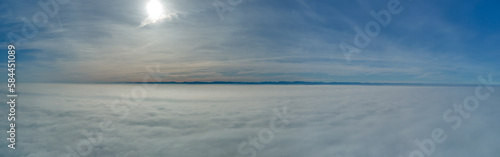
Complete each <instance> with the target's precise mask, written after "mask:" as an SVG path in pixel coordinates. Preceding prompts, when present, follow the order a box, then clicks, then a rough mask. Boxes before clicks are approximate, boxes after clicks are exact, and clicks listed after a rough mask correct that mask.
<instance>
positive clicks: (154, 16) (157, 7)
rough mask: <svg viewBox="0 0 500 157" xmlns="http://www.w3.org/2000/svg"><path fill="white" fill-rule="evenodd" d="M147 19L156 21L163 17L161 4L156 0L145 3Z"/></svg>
mask: <svg viewBox="0 0 500 157" xmlns="http://www.w3.org/2000/svg"><path fill="white" fill-rule="evenodd" d="M146 10H147V11H148V15H149V17H148V18H149V19H150V20H151V21H158V20H161V19H162V18H163V16H164V15H163V5H162V4H161V3H160V2H159V1H158V0H151V1H149V2H148V4H147V5H146Z"/></svg>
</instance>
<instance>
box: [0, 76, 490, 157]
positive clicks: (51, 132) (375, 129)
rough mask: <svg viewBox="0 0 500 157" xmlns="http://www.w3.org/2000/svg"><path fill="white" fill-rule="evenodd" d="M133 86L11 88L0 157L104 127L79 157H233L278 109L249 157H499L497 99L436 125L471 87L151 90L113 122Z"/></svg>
mask: <svg viewBox="0 0 500 157" xmlns="http://www.w3.org/2000/svg"><path fill="white" fill-rule="evenodd" d="M136 86H140V85H137V84H131V85H113V84H98V85H86V84H21V86H20V87H19V90H20V91H22V92H21V93H19V95H20V97H19V100H18V106H17V113H18V116H17V118H18V121H17V122H16V123H17V125H18V127H17V130H18V135H17V136H18V142H17V149H16V150H15V151H12V150H10V149H8V148H7V147H6V145H7V141H6V140H2V141H1V142H0V144H2V147H0V152H2V153H1V154H2V155H5V156H28V157H59V156H65V155H66V153H67V151H66V149H65V147H66V146H69V147H71V148H73V149H75V150H76V147H77V144H78V142H79V141H80V140H82V139H87V137H85V135H83V134H82V133H80V131H81V130H87V131H99V123H100V122H102V120H103V119H109V120H113V125H114V127H115V130H114V131H111V132H104V133H103V141H102V143H101V144H100V145H98V146H93V147H92V152H91V154H90V155H88V156H96V157H97V156H116V157H135V156H144V157H147V156H171V157H196V156H203V157H234V156H243V155H240V154H239V153H238V145H239V144H240V143H242V142H244V141H247V140H248V137H249V136H257V135H258V133H259V131H260V130H262V129H265V128H268V127H269V120H270V119H272V118H273V117H275V114H274V113H273V111H272V109H274V108H279V109H281V107H284V106H286V108H287V110H288V114H289V115H292V116H293V117H294V118H292V119H290V123H289V124H288V125H286V127H285V128H284V129H283V130H282V131H281V132H279V133H276V134H274V138H273V140H272V141H271V142H270V143H269V144H266V145H264V147H263V149H262V150H259V151H257V156H259V157H268V156H272V157H304V156H310V157H325V156H346V157H347V156H348V157H366V156H386V157H399V156H403V157H406V156H408V155H409V153H410V152H411V151H413V150H416V149H418V147H417V146H416V145H415V143H414V140H415V139H420V140H423V139H425V138H430V137H431V136H430V133H431V131H432V130H433V129H435V128H442V129H443V130H444V131H445V132H446V134H447V140H446V141H445V142H443V143H441V144H436V148H435V152H434V154H433V156H456V157H461V156H463V157H468V156H495V155H498V154H500V149H498V146H499V145H500V135H499V134H498V132H499V131H500V126H499V125H497V124H498V119H499V118H500V115H499V114H498V111H500V106H499V104H498V103H499V102H500V97H499V96H498V93H493V94H492V95H491V97H490V98H489V99H487V100H484V101H480V107H479V108H478V109H477V110H476V111H474V112H471V115H470V117H469V118H468V119H464V121H463V123H462V125H461V127H460V128H459V129H457V130H452V129H450V128H451V126H452V124H453V123H446V122H444V121H443V118H442V116H443V113H444V112H445V111H446V110H448V109H453V104H461V103H462V102H463V100H464V99H465V98H466V97H467V96H469V95H474V92H475V89H474V87H403V86H271V85H269V86H240V85H223V86H221V85H160V86H158V88H156V89H155V90H151V91H148V92H147V98H146V99H145V100H144V101H142V102H141V103H140V104H139V105H138V106H137V107H130V113H129V115H128V117H126V119H124V120H121V121H120V120H118V119H119V118H118V117H119V116H120V114H117V113H115V112H113V111H112V110H111V109H110V107H109V106H110V104H111V103H112V101H114V100H119V99H120V96H121V95H122V94H126V93H128V91H130V90H131V89H133V88H134V87H136ZM498 91H500V89H498V88H497V92H498ZM483 92H486V91H483ZM2 101H6V100H5V98H3V99H2ZM0 117H7V115H6V112H1V113H0ZM0 126H7V123H6V120H1V121H0ZM3 134H4V137H5V133H3ZM248 147H249V148H250V146H248ZM246 156H248V155H246Z"/></svg>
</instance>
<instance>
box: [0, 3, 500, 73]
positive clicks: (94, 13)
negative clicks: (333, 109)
mask: <svg viewBox="0 0 500 157" xmlns="http://www.w3.org/2000/svg"><path fill="white" fill-rule="evenodd" d="M148 1H149V0H121V1H98V0H90V1H82V0H69V2H67V3H64V4H61V3H62V2H64V0H61V1H60V2H59V1H57V0H55V1H54V2H55V3H56V4H57V5H58V11H57V12H56V14H54V16H50V15H49V14H48V13H47V12H46V11H44V9H43V7H42V6H43V5H42V6H40V5H39V4H38V2H42V4H43V2H51V1H49V0H41V1H36V0H29V1H23V2H21V1H8V2H7V1H4V2H2V3H1V5H0V10H1V11H0V12H1V14H0V16H1V18H2V21H3V22H2V24H1V25H0V33H1V34H2V37H1V39H2V40H1V42H2V43H3V44H2V45H5V46H4V47H5V48H2V49H3V50H5V51H6V47H7V46H6V45H8V43H9V42H11V40H10V39H9V33H11V34H12V33H13V34H16V35H18V36H20V37H23V38H26V41H25V42H23V43H20V42H19V43H16V47H17V49H18V56H17V59H18V69H17V70H18V71H17V74H18V75H17V77H18V79H19V80H21V81H24V82H131V81H134V82H135V81H141V79H142V78H143V77H144V76H145V75H146V74H147V71H146V69H145V67H146V66H154V65H156V64H160V69H161V71H162V77H163V78H164V81H325V82H331V81H342V82H408V83H477V81H476V77H477V76H478V75H487V74H490V73H491V74H493V76H497V75H500V63H499V62H498V60H497V59H498V58H499V57H500V53H499V52H498V50H499V48H500V46H499V45H498V44H497V43H498V41H500V19H499V17H500V11H498V9H497V6H499V5H500V2H497V1H451V0H443V1H424V0H413V1H408V0H401V1H399V3H400V4H399V7H401V8H400V9H402V10H401V11H400V13H398V14H391V20H390V22H389V23H388V24H387V26H385V27H384V26H380V33H378V35H377V36H375V37H372V38H371V42H370V44H369V45H368V46H366V47H364V48H359V50H360V51H361V52H360V53H355V54H353V55H352V56H351V58H350V61H349V62H348V61H347V60H346V58H345V55H344V53H343V51H342V49H341V48H340V47H339V45H340V44H341V43H343V42H344V43H347V44H350V45H355V43H354V41H353V39H354V37H355V36H356V32H355V30H354V29H353V28H354V27H358V28H361V29H362V30H364V27H365V25H366V24H367V23H369V22H370V21H374V22H376V21H377V20H376V19H375V18H374V17H372V15H371V14H370V11H372V10H373V11H375V12H379V11H380V10H382V9H384V10H388V3H391V1H389V0H376V1H373V0H371V1H369V0H356V1H350V0H342V1H326V0H322V1H320V0H308V1H306V0H276V1H264V0H243V1H242V3H239V4H234V3H233V4H234V5H231V4H230V3H229V2H228V1H226V0H220V1H219V2H221V3H223V4H226V5H227V6H230V7H231V8H232V9H233V10H232V11H226V12H224V13H223V14H222V15H223V17H224V19H223V20H221V19H220V17H219V15H218V13H217V10H216V9H215V8H214V6H213V5H212V3H213V2H214V1H211V0H209V1H207V0H203V1H202V0H161V1H160V2H161V3H162V7H163V10H164V15H165V16H164V19H163V20H161V21H156V22H154V23H152V22H151V23H148V22H147V19H148V11H147V9H146V4H147V3H148ZM392 2H393V3H394V2H396V1H392ZM219 4H220V3H219ZM399 7H398V8H399ZM50 9H54V8H50ZM40 13H43V14H45V15H46V16H47V22H46V23H39V24H40V25H43V26H36V25H34V24H33V16H34V15H37V14H40ZM23 17H25V19H27V20H28V21H30V22H31V24H33V25H34V27H35V28H36V29H37V30H38V32H35V33H34V32H31V31H25V32H24V34H23V29H25V30H27V27H24V26H25V25H26V24H25V22H24V21H23V20H22V19H23ZM145 22H146V24H145ZM378 24H379V25H380V23H378ZM11 36H12V35H11ZM2 57H3V58H6V54H5V53H2ZM2 62H6V59H5V60H3V61H2Z"/></svg>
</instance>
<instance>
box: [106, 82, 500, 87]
mask: <svg viewBox="0 0 500 157" xmlns="http://www.w3.org/2000/svg"><path fill="white" fill-rule="evenodd" d="M96 84H187V85H211V84H212V85H371V86H477V85H478V84H444V83H368V82H307V81H274V82H273V81H266V82H232V81H212V82H202V81H194V82H174V81H171V82H110V83H96ZM490 86H500V85H490Z"/></svg>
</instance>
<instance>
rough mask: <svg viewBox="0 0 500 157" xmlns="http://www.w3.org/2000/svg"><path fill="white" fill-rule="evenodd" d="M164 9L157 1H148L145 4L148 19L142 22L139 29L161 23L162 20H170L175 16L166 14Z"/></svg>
mask: <svg viewBox="0 0 500 157" xmlns="http://www.w3.org/2000/svg"><path fill="white" fill-rule="evenodd" d="M164 8H165V6H164V5H163V4H162V3H161V2H160V1H159V0H150V1H149V2H148V3H147V4H146V11H147V13H148V17H147V18H146V19H145V20H144V21H143V22H142V24H141V27H143V26H146V25H149V24H153V23H157V22H161V21H162V20H163V19H171V18H172V17H175V16H176V14H175V13H166V12H165V10H164Z"/></svg>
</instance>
